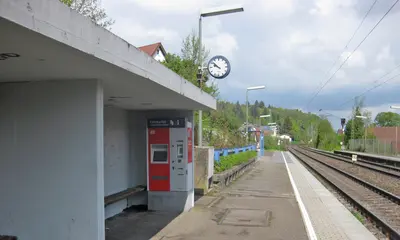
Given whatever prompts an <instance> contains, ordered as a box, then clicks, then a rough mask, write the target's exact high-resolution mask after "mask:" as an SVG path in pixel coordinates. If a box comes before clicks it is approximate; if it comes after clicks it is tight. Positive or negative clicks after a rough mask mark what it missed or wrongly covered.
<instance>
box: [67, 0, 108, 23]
mask: <svg viewBox="0 0 400 240" xmlns="http://www.w3.org/2000/svg"><path fill="white" fill-rule="evenodd" d="M60 2H62V3H64V4H66V5H67V6H68V7H70V8H72V9H73V10H75V11H77V12H78V13H80V14H82V15H83V16H85V17H88V18H90V19H91V20H92V21H93V22H94V23H96V24H97V25H99V26H102V27H104V28H110V27H111V25H113V24H114V23H115V21H114V20H113V19H111V18H109V17H108V16H107V14H106V11H105V10H104V9H103V8H102V7H101V4H100V0H60Z"/></svg>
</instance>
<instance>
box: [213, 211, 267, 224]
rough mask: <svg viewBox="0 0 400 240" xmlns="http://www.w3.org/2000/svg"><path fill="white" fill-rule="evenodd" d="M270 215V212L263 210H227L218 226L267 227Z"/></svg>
mask: <svg viewBox="0 0 400 240" xmlns="http://www.w3.org/2000/svg"><path fill="white" fill-rule="evenodd" d="M271 215H272V212H271V211H264V210H253V209H228V211H227V212H226V214H225V216H224V217H223V218H221V220H220V222H219V224H220V225H231V226H242V227H267V226H269V225H270V220H271Z"/></svg>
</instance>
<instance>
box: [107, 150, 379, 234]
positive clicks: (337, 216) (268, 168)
mask: <svg viewBox="0 0 400 240" xmlns="http://www.w3.org/2000/svg"><path fill="white" fill-rule="evenodd" d="M269 154H270V156H264V157H261V158H260V160H259V161H258V162H257V164H256V165H255V167H254V168H253V169H252V170H250V171H249V172H248V173H246V174H244V175H243V176H242V177H241V178H239V179H238V180H236V181H235V182H234V183H232V184H231V185H230V186H229V187H228V188H226V189H224V190H222V191H220V192H218V193H215V194H213V195H209V196H204V197H201V198H200V199H198V200H197V201H196V203H195V207H194V208H193V209H191V210H190V211H189V212H185V213H183V214H181V215H179V216H178V217H176V218H175V219H173V220H172V221H170V222H169V221H168V225H166V226H165V227H164V228H163V229H162V230H161V231H159V232H158V233H157V234H155V235H152V236H153V237H152V238H151V239H154V240H161V239H162V240H166V239H175V240H177V239H182V240H184V239H187V240H200V239H216V240H219V239H221V240H225V239H229V240H235V239H237V240H239V239H240V240H242V239H266V240H269V239H271V240H277V239H283V240H291V239H293V240H302V239H313V240H314V239H338V240H339V239H340V240H343V239H354V240H357V239H363V240H369V239H376V238H375V237H374V235H373V234H372V233H370V232H369V231H368V230H367V229H366V228H365V227H364V226H363V225H362V224H361V223H360V222H359V221H358V220H357V219H356V218H355V217H354V216H353V215H352V214H351V213H350V212H349V211H348V210H347V209H346V208H345V207H344V206H343V205H342V204H341V203H340V202H339V201H338V200H337V199H336V198H335V196H333V195H332V194H331V193H330V192H329V191H328V190H327V189H326V188H325V187H324V186H323V185H322V184H321V183H320V182H319V181H318V180H317V179H316V178H315V177H314V176H313V175H312V174H311V173H309V172H308V170H307V169H306V168H305V167H303V165H301V164H300V162H299V161H298V160H297V159H296V158H295V157H294V156H293V155H291V154H290V153H288V152H284V153H283V152H274V153H273V154H272V153H269ZM154 221H157V219H154ZM133 226H134V227H133ZM127 228H129V229H130V230H129V231H131V232H132V233H131V234H127V231H125V232H124V233H125V234H124V238H123V239H127V240H129V239H142V238H140V236H139V235H137V234H136V233H135V232H137V231H136V230H135V229H136V228H138V229H140V228H141V222H140V219H139V218H138V220H137V221H133V222H132V221H131V222H130V224H129V226H127ZM142 236H143V233H142ZM147 236H149V235H148V234H147ZM108 239H113V240H114V239H115V240H119V239H120V238H118V237H117V236H111V235H108ZM121 239H122V238H121ZM143 239H144V238H143ZM146 239H149V238H146Z"/></svg>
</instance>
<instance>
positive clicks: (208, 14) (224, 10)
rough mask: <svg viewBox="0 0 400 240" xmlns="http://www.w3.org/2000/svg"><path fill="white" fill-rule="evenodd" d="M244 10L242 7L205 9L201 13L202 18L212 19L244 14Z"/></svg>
mask: <svg viewBox="0 0 400 240" xmlns="http://www.w3.org/2000/svg"><path fill="white" fill-rule="evenodd" d="M243 11H244V8H243V7H242V6H240V5H234V6H222V7H216V8H210V9H205V10H202V11H201V12H200V17H212V16H218V15H223V14H229V13H237V12H243Z"/></svg>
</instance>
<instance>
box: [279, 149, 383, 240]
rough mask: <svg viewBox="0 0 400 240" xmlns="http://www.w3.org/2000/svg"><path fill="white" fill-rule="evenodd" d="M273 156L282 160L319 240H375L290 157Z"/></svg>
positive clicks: (285, 155) (288, 155)
mask: <svg viewBox="0 0 400 240" xmlns="http://www.w3.org/2000/svg"><path fill="white" fill-rule="evenodd" d="M276 155H281V157H282V158H283V157H284V158H285V160H286V162H287V164H288V168H289V169H290V173H291V175H292V177H293V180H294V182H295V184H296V187H297V189H298V190H299V193H300V197H301V199H302V202H303V203H304V206H305V208H306V211H307V213H308V215H309V217H310V220H311V223H312V226H313V229H314V231H315V233H316V237H317V238H318V239H319V240H328V239H329V240H330V239H337V240H346V239H354V240H358V239H360V240H361V239H362V240H373V239H376V238H375V236H374V235H373V234H372V233H371V232H370V231H369V230H368V229H366V228H365V227H364V226H363V225H362V224H361V223H360V222H359V221H358V220H357V219H356V218H355V217H354V216H353V215H352V213H351V212H350V211H348V210H347V209H346V207H345V206H343V204H342V203H340V202H339V200H338V199H337V198H336V197H335V196H334V195H333V194H332V193H331V192H330V191H329V190H328V189H326V188H325V187H324V186H323V185H322V184H321V183H320V182H319V181H318V180H317V179H316V178H315V177H314V176H313V175H312V174H311V173H310V172H309V171H308V170H307V169H306V168H305V167H304V166H303V165H302V164H301V163H300V162H299V160H297V159H296V158H295V157H294V156H293V155H292V154H291V153H288V152H286V153H276Z"/></svg>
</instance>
